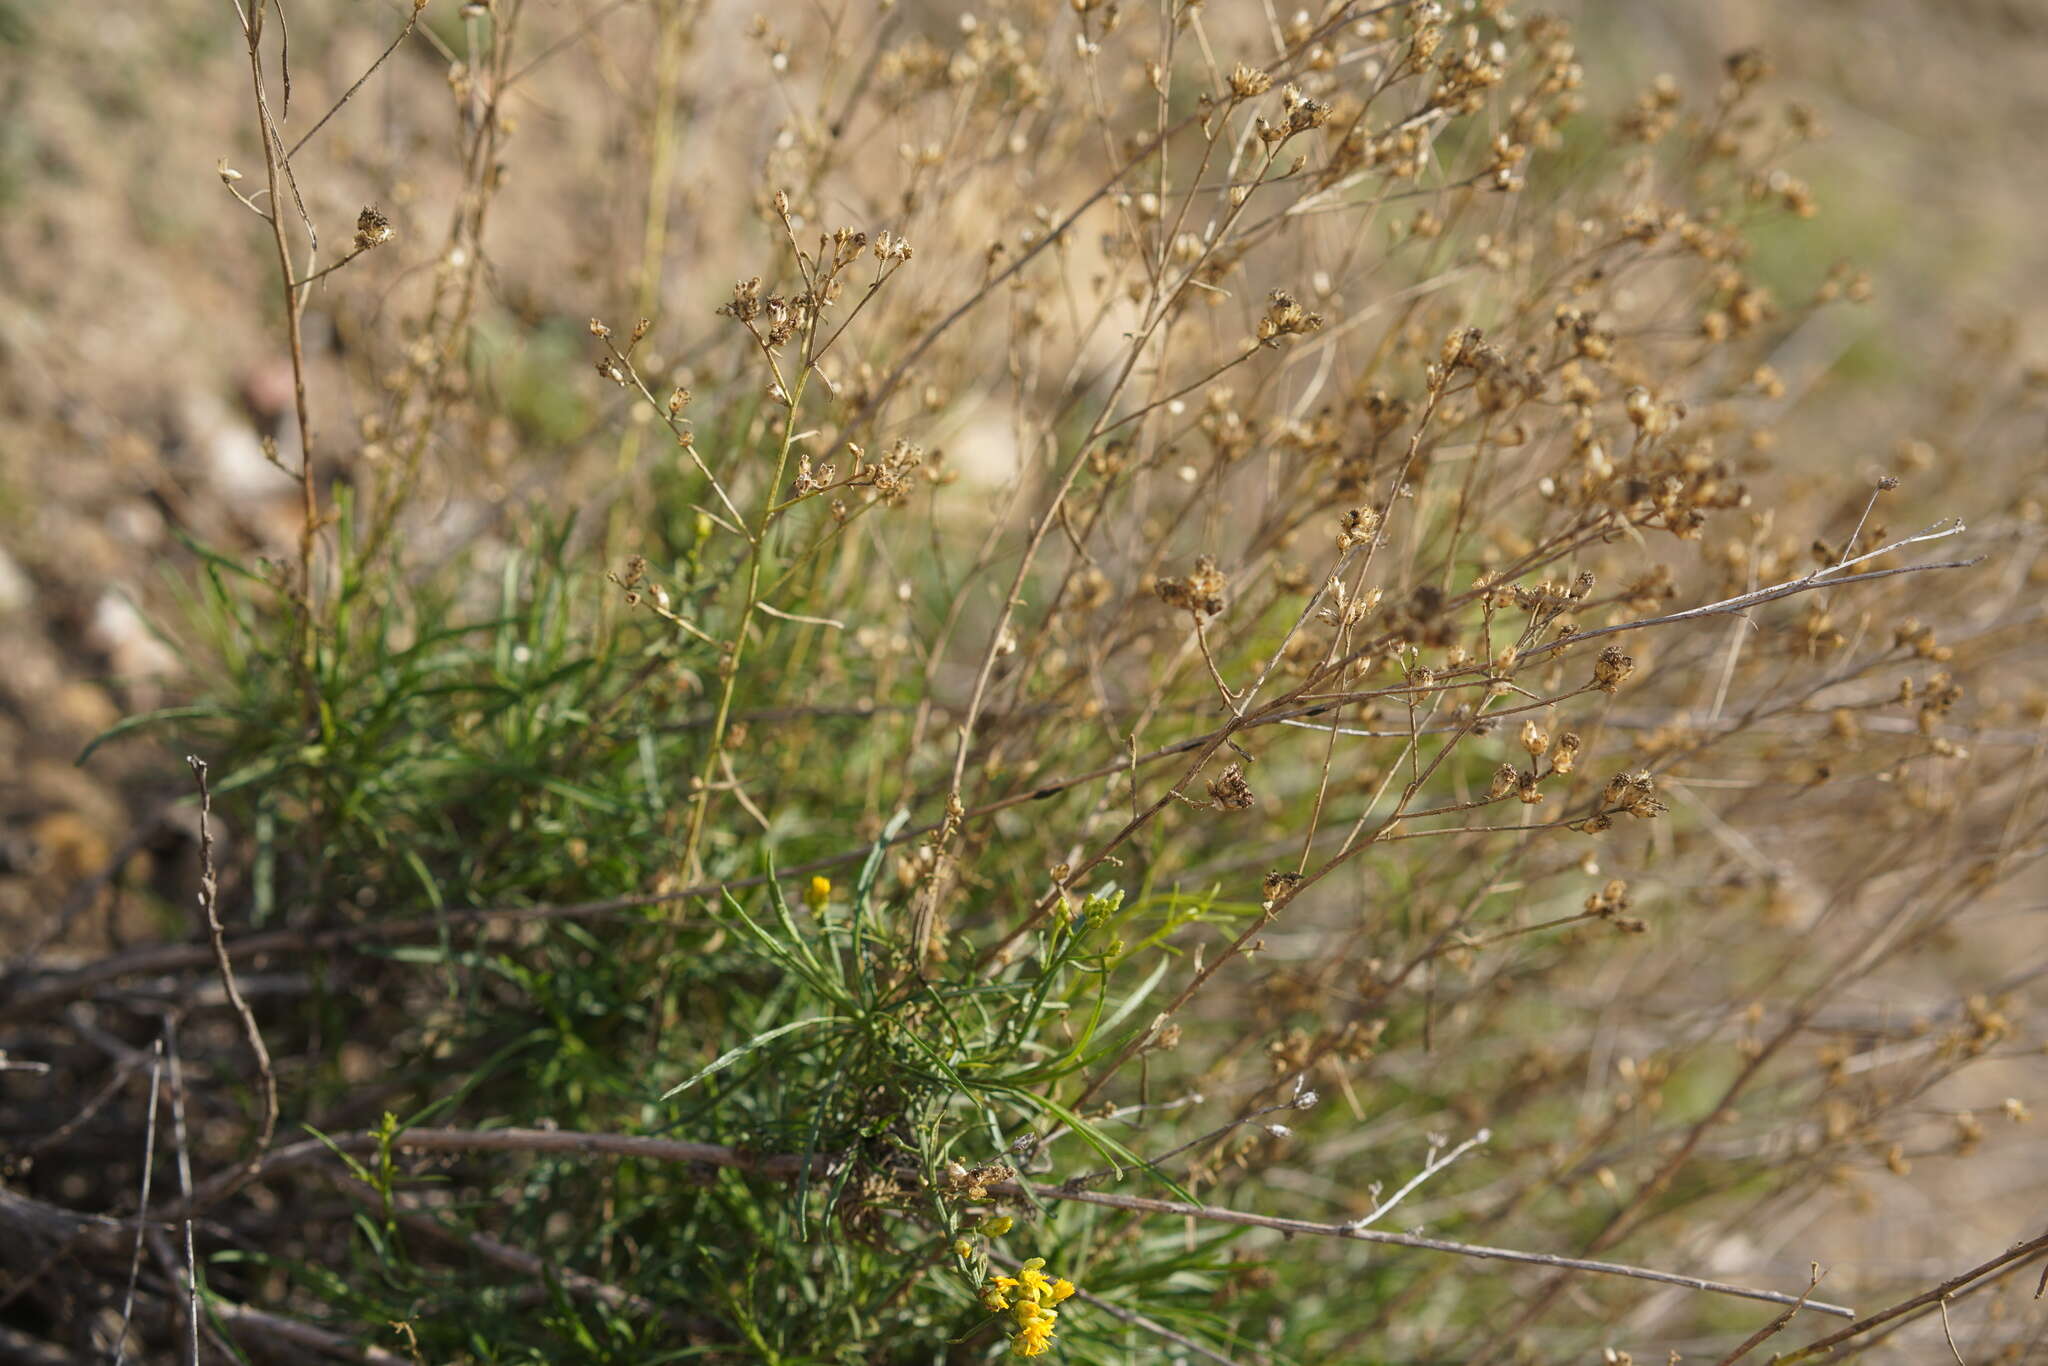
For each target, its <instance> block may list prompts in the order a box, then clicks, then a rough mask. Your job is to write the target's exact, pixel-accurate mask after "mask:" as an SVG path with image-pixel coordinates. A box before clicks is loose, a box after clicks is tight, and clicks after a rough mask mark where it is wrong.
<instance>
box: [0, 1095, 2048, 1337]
mask: <svg viewBox="0 0 2048 1366" xmlns="http://www.w3.org/2000/svg"><path fill="white" fill-rule="evenodd" d="M384 1141H385V1140H384V1139H383V1138H382V1136H380V1135H378V1134H375V1133H370V1132H363V1133H353V1134H343V1135H337V1136H334V1137H330V1138H326V1139H310V1140H308V1141H306V1142H303V1143H296V1144H292V1145H291V1146H289V1147H285V1148H280V1149H278V1150H277V1151H275V1152H273V1153H271V1154H269V1155H268V1157H267V1158H266V1159H265V1160H263V1161H261V1162H259V1163H258V1164H257V1170H256V1172H255V1175H256V1176H257V1177H259V1178H260V1177H264V1176H271V1175H275V1174H277V1173H280V1172H283V1171H288V1170H291V1169H293V1168H297V1167H305V1166H310V1165H315V1164H319V1163H322V1162H325V1161H327V1160H329V1159H331V1158H332V1157H333V1156H334V1155H335V1154H336V1153H337V1152H346V1153H373V1152H376V1151H377V1150H378V1148H379V1146H380V1145H381V1144H382V1143H383V1142H384ZM389 1142H390V1146H391V1147H392V1148H393V1149H395V1150H398V1151H404V1152H443V1153H447V1152H552V1153H578V1154H583V1155H586V1156H599V1155H605V1156H618V1157H637V1158H642V1159H645V1160H649V1161H658V1162H696V1163H703V1164H705V1165H707V1166H714V1167H724V1168H732V1169H735V1170H740V1171H745V1172H750V1173H753V1174H755V1175H759V1176H766V1177H774V1178H779V1179H783V1180H794V1179H796V1178H797V1177H798V1176H800V1175H802V1174H804V1173H806V1172H808V1173H809V1174H810V1175H811V1176H812V1177H813V1178H814V1179H817V1178H822V1177H824V1176H826V1175H829V1174H830V1172H831V1171H832V1170H833V1169H834V1167H835V1165H836V1162H835V1160H834V1159H832V1158H829V1157H825V1156H813V1157H805V1156H802V1155H800V1154H795V1153H781V1154H771V1155H760V1154H753V1153H746V1152H742V1151H740V1150H738V1149H735V1148H731V1147H728V1146H726V1145H724V1144H717V1143H690V1142H684V1141H681V1140H677V1139H666V1138H646V1137H640V1136H637V1135H629V1134H605V1133H583V1132H576V1131H571V1130H561V1129H408V1130H404V1131H402V1132H400V1133H398V1134H396V1135H394V1136H393V1137H391V1138H390V1140H389ZM988 1189H989V1190H990V1191H991V1192H995V1193H1000V1194H1006V1195H1013V1196H1019V1197H1026V1198H1035V1199H1039V1200H1065V1201H1073V1202H1078V1203H1081V1204H1091V1205H1101V1206H1104V1207H1106V1208H1110V1209H1121V1210H1127V1211H1130V1212H1132V1213H1137V1214H1167V1215H1176V1216H1183V1217H1188V1218H1194V1219H1205V1220H1209V1221H1211V1222H1217V1223H1228V1224H1237V1225H1241V1226H1245V1227H1251V1228H1266V1229H1273V1230H1275V1231H1278V1232H1281V1233H1287V1234H1297V1235H1308V1236H1313V1237H1324V1238H1340V1239H1349V1240H1352V1241H1356V1242H1371V1243H1383V1244H1386V1245H1388V1246H1391V1247H1409V1248H1416V1249H1420V1250H1423V1251H1429V1252H1445V1253H1450V1254H1453V1255H1456V1256H1461V1257H1474V1258H1479V1259H1482V1260H1491V1261H1508V1262H1516V1263H1520V1264H1525V1265H1531V1266H1550V1267H1562V1268H1567V1269H1570V1270H1575V1271H1589V1272H1594V1273H1596V1274H1601V1275H1609V1276H1622V1277H1627V1278H1629V1279H1633V1280H1647V1281H1656V1282H1659V1283H1661V1284H1666V1285H1677V1286H1683V1287H1685V1288H1687V1289H1691V1290H1702V1291H1707V1292H1709V1293H1712V1294H1717V1295H1731V1296H1735V1297H1737V1298H1741V1299H1751V1300H1763V1301H1766V1302H1768V1303H1772V1304H1790V1305H1796V1304H1800V1303H1801V1302H1802V1299H1803V1297H1801V1296H1794V1295H1786V1294H1781V1293H1779V1292H1777V1291H1773V1290H1752V1289H1749V1288H1747V1287H1744V1286H1738V1285H1729V1284H1727V1283H1725V1282H1721V1281H1712V1280H1705V1279H1702V1278H1700V1277H1697V1276H1680V1275H1677V1274H1674V1273H1671V1272H1664V1271H1653V1270H1650V1269H1647V1268H1644V1267H1636V1266H1627V1265H1624V1264H1622V1263H1618V1262H1596V1261H1588V1260H1585V1259H1583V1258H1575V1257H1558V1256H1553V1255H1551V1254H1549V1253H1543V1252H1521V1251H1517V1250H1515V1249H1512V1248H1499V1247H1486V1246H1481V1245H1479V1244H1474V1243H1459V1242H1451V1241H1448V1240H1445V1239H1441V1238H1424V1237H1420V1236H1416V1235H1412V1234H1405V1233H1381V1232H1377V1231H1375V1230H1372V1229H1360V1228H1358V1227H1356V1226H1355V1225H1353V1224H1348V1223H1343V1224H1320V1223H1314V1222H1312V1221H1309V1220H1303V1219H1282V1218H1278V1217H1275V1216H1271V1215H1263V1214H1246V1213H1242V1212H1240V1211H1237V1210H1230V1209H1219V1208H1214V1207H1211V1206H1207V1205H1193V1204H1187V1203H1184V1202H1181V1201H1172V1200H1152V1199H1148V1198H1145V1197H1143V1196H1135V1195H1109V1194H1104V1193H1101V1192H1096V1191H1079V1190H1071V1189H1069V1188H1067V1187H1065V1186H1045V1185H1038V1184H1034V1183H1024V1182H1001V1183H991V1184H990V1185H989V1187H988ZM227 1190H228V1188H226V1187H225V1186H224V1185H223V1183H222V1182H221V1181H220V1180H218V1179H217V1180H215V1181H212V1182H208V1183H206V1184H205V1185H202V1186H201V1187H200V1189H199V1191H198V1194H197V1196H196V1197H195V1200H194V1203H195V1204H199V1205H206V1204H211V1203H213V1202H214V1201H215V1200H217V1199H219V1198H220V1197H221V1195H223V1194H226V1193H227ZM0 1196H4V1192H0ZM38 1215H40V1216H41V1219H42V1222H43V1223H46V1224H47V1223H48V1221H49V1220H50V1218H51V1217H52V1216H54V1217H55V1218H56V1219H57V1221H58V1222H59V1223H60V1224H61V1225H63V1226H64V1229H65V1231H66V1232H67V1233H71V1234H72V1235H73V1236H75V1237H78V1238H79V1239H80V1241H81V1242H100V1241H103V1240H105V1239H107V1238H108V1237H110V1236H113V1237H118V1235H119V1234H120V1233H121V1232H123V1231H126V1230H127V1229H129V1228H130V1227H131V1224H132V1221H127V1220H115V1219H94V1218H91V1217H90V1216H82V1215H73V1214H70V1213H69V1212H68V1211H53V1210H49V1209H48V1207H45V1206H42V1205H41V1204H40V1202H36V1201H27V1200H23V1199H21V1198H20V1197H6V1198H5V1200H4V1201H0V1221H9V1220H11V1221H13V1222H16V1223H19V1224H27V1223H29V1221H31V1220H32V1219H35V1218H36V1217H37V1216H38ZM162 1217H163V1216H160V1219H161V1218H162ZM171 1217H175V1216H171ZM2037 1245H2038V1246H2048V1237H2044V1238H2042V1239H2039V1240H2037V1243H2036V1244H2035V1245H2027V1246H2028V1247H2037ZM2021 1250H2024V1249H2021ZM2021 1250H2016V1252H2017V1251H2021ZM2013 1255H2014V1254H2008V1258H2007V1260H2011V1259H2012V1256H2013ZM2000 1264H2003V1263H2000ZM1980 1271H1981V1269H1980ZM1971 1274H1972V1275H1975V1274H1980V1273H1971ZM1963 1279H1969V1277H1964V1278H1963ZM1959 1283H1960V1282H1958V1284H1959ZM1950 1288H1953V1286H1951V1287H1950ZM1805 1307H1806V1308H1809V1309H1813V1310H1816V1311H1818V1312H1820V1313H1825V1314H1834V1315H1837V1316H1839V1317H1842V1318H1853V1317H1855V1314H1854V1311H1853V1310H1850V1309H1847V1308H1844V1307H1843V1306H1841V1305H1834V1304H1825V1303H1821V1302H1819V1301H1814V1300H1806V1301H1805Z"/></svg>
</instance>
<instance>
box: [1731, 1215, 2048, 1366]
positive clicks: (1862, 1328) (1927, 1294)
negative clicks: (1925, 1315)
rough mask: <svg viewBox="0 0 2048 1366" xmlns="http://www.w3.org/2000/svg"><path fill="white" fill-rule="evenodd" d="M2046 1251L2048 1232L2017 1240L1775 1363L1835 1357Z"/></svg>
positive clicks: (1777, 1358) (1782, 1365)
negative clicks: (1848, 1344) (1887, 1326)
mask: <svg viewBox="0 0 2048 1366" xmlns="http://www.w3.org/2000/svg"><path fill="white" fill-rule="evenodd" d="M2044 1252H2048V1233H2044V1234H2041V1235H2040V1236H2039V1237H2036V1238H2029V1239H2027V1240H2026V1241H2025V1242H2021V1243H2015V1244H2013V1245H2012V1246H2011V1247H2009V1248H2007V1249H2006V1250H2005V1251H2004V1252H2002V1253H2000V1254H1999V1255H1998V1256H1996V1257H1993V1258H1992V1259H1991V1260H1990V1261H1988V1262H1984V1263H1982V1264H1981V1265H1978V1266H1973V1267H1971V1268H1970V1269H1969V1270H1968V1271H1965V1272H1963V1273H1962V1274H1961V1275H1959V1276H1953V1277H1951V1278H1950V1279H1948V1280H1946V1281H1943V1282H1942V1283H1941V1284H1940V1285H1937V1286H1935V1287H1934V1288H1933V1289H1932V1290H1926V1291H1922V1292H1921V1293H1920V1294H1918V1295H1915V1296H1913V1297H1912V1298H1911V1299H1907V1300H1901V1301H1899V1303H1897V1304H1895V1305H1892V1306H1891V1307H1890V1308H1888V1309H1881V1310H1879V1311H1878V1312H1877V1313H1875V1314H1872V1315H1870V1316H1869V1317H1868V1318H1862V1319H1858V1320H1857V1321H1856V1322H1854V1323H1852V1324H1850V1325H1849V1326H1848V1327H1847V1328H1844V1329H1842V1330H1841V1331H1840V1332H1838V1333H1830V1334H1829V1335H1828V1336H1826V1337H1824V1338H1820V1339H1818V1340H1817V1341H1814V1342H1809V1343H1807V1344H1806V1346H1804V1347H1800V1348H1796V1349H1794V1350H1793V1351H1790V1352H1780V1353H1779V1354H1778V1355H1776V1356H1774V1357H1772V1358H1771V1366H1793V1364H1794V1363H1796V1362H1801V1361H1811V1360H1813V1359H1815V1358H1816V1357H1824V1356H1832V1355H1833V1354H1834V1349H1835V1348H1836V1347H1839V1346H1841V1345H1842V1344H1843V1343H1845V1342H1848V1341H1850V1340H1851V1339H1854V1338H1857V1337H1861V1336H1862V1335H1863V1334H1865V1333H1867V1332H1869V1331H1870V1330H1871V1329H1873V1328H1877V1327H1880V1326H1882V1325H1884V1324H1886V1323H1889V1322H1891V1321H1892V1320H1893V1319H1896V1318H1899V1317H1900V1316H1902V1315H1905V1314H1910V1313H1912V1312H1913V1311H1914V1310H1916V1309H1917V1310H1924V1309H1926V1308H1927V1307H1928V1306H1930V1305H1936V1304H1940V1303H1941V1302H1942V1301H1943V1300H1946V1299H1947V1298H1948V1297H1949V1296H1950V1295H1953V1294H1955V1293H1956V1292H1957V1291H1958V1290H1961V1289H1963V1288H1964V1287H1966V1286H1968V1285H1969V1284H1970V1282H1972V1281H1975V1280H1978V1279H1980V1278H1982V1277H1985V1276H1993V1275H2000V1276H2002V1275H2007V1274H2010V1273H2011V1272H2013V1271H2017V1270H2018V1269H2019V1268H2020V1267H2021V1266H2024V1265H2025V1264H2026V1263H2028V1262H2030V1261H2032V1260H2034V1258H2036V1257H2038V1256H2040V1255H2041V1254H2042V1253H2044Z"/></svg>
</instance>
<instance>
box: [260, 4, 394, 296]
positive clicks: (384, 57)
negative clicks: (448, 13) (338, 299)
mask: <svg viewBox="0 0 2048 1366" xmlns="http://www.w3.org/2000/svg"><path fill="white" fill-rule="evenodd" d="M426 7H427V5H426V0H414V3H413V7H412V13H410V14H408V15H406V16H405V27H404V28H402V29H400V30H399V31H398V36H397V37H396V38H393V39H392V40H391V46H389V47H387V48H385V49H384V51H383V52H381V53H379V54H378V56H377V60H376V61H374V62H371V63H370V65H369V67H368V68H367V69H366V70H365V71H364V72H363V74H362V75H360V76H358V77H356V82H355V84H354V85H352V86H350V87H349V88H348V89H346V90H344V91H342V92H341V98H340V99H338V100H336V101H335V102H334V104H333V105H332V106H331V107H330V108H329V109H328V111H327V112H326V113H324V114H322V115H321V116H320V121H319V122H318V123H315V124H314V125H313V126H312V127H311V128H308V129H307V130H306V131H305V133H304V134H303V135H302V136H301V137H300V138H299V140H298V141H297V142H295V143H293V144H292V145H291V150H289V151H288V152H286V153H285V157H286V159H287V160H289V159H290V158H292V157H295V156H297V155H298V154H299V151H300V149H301V148H303V147H304V146H305V145H306V144H307V143H309V142H311V141H312V140H313V138H314V137H315V136H316V135H317V134H318V133H319V132H320V130H321V129H322V128H325V127H326V126H327V123H328V120H330V119H332V118H333V117H334V116H335V115H336V114H339V113H340V112H341V107H342V106H343V105H345V104H347V103H348V102H349V101H350V100H352V99H354V98H355V97H356V92H357V91H359V90H361V89H362V88H363V85H364V83H365V82H367V81H368V80H369V79H370V77H372V76H374V75H376V74H377V68H378V67H380V66H382V65H384V63H386V62H388V61H390V60H391V54H392V53H394V52H396V51H398V47H399V44H401V43H403V42H404V41H405V40H406V39H407V38H410V37H411V36H412V31H413V29H414V28H416V27H418V25H419V22H420V11H421V10H423V9H425V8H426ZM330 269H332V267H330Z"/></svg>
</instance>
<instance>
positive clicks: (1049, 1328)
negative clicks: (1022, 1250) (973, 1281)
mask: <svg viewBox="0 0 2048 1366" xmlns="http://www.w3.org/2000/svg"><path fill="white" fill-rule="evenodd" d="M1073 1293H1074V1283H1073V1282H1072V1281H1069V1280H1065V1279H1059V1280H1054V1279H1052V1278H1051V1277H1048V1276H1047V1275H1046V1274H1045V1258H1043V1257H1033V1258H1032V1259H1031V1260H1030V1261H1028V1262H1026V1263H1024V1265H1023V1266H1021V1267H1019V1268H1018V1269H1017V1274H1016V1275H1014V1276H992V1277H990V1278H989V1283H988V1284H987V1285H985V1286H983V1287H982V1289H981V1302H982V1303H983V1304H984V1305H986V1306H987V1307H988V1309H989V1311H990V1312H991V1313H996V1314H1002V1313H1007V1314H1009V1316H1010V1317H1011V1319H1012V1320H1014V1321H1015V1324H1016V1326H1015V1327H1014V1328H1013V1329H1012V1330H1011V1332H1010V1352H1011V1354H1012V1355H1013V1356H1020V1357H1035V1356H1041V1355H1043V1354H1044V1352H1045V1350H1046V1349H1047V1348H1048V1347H1050V1346H1052V1335H1053V1330H1054V1328H1056V1327H1057V1326H1058V1324H1059V1319H1060V1314H1059V1311H1058V1310H1057V1309H1055V1308H1053V1306H1054V1305H1056V1304H1058V1303H1060V1302H1061V1301H1062V1300H1064V1299H1066V1298H1067V1297H1068V1296H1069V1295H1071V1294H1073Z"/></svg>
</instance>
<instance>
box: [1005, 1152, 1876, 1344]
mask: <svg viewBox="0 0 2048 1366" xmlns="http://www.w3.org/2000/svg"><path fill="white" fill-rule="evenodd" d="M989 1189H990V1190H991V1191H998V1192H1002V1193H1004V1194H1014V1195H1032V1196H1036V1197H1037V1198H1039V1199H1041V1200H1071V1201H1078V1202H1080V1203H1082V1204H1088V1205H1104V1206H1107V1207H1109V1208H1111V1209H1122V1210H1130V1211H1132V1212H1134V1213H1140V1214H1172V1215H1181V1216H1185V1217H1187V1218H1193V1219H1206V1220H1209V1221H1211V1222H1214V1223H1225V1224H1238V1225H1242V1226H1245V1227H1250V1228H1267V1229H1273V1230H1275V1231H1277V1232H1281V1233H1287V1234H1295V1235H1307V1236H1311V1237H1321V1238H1343V1239H1349V1240H1352V1241H1355V1242H1367V1243H1384V1244H1387V1245H1388V1246H1391V1247H1412V1248H1419V1249H1422V1250H1424V1251H1429V1252H1448V1253H1452V1254H1454V1255H1456V1256H1460V1257H1474V1258H1478V1259H1481V1260H1487V1261H1506V1262H1516V1263H1520V1264H1523V1265H1529V1266H1550V1267H1560V1268H1565V1269H1568V1270H1572V1271H1590V1272H1594V1273H1596V1274H1599V1275H1605V1276H1622V1277H1626V1278H1628V1279H1631V1280H1642V1281H1657V1282H1660V1283H1662V1284H1665V1285H1678V1286H1684V1287H1686V1288H1687V1289H1689V1290H1704V1291H1707V1292H1709V1293H1712V1294H1716V1295H1732V1296H1735V1297H1737V1298H1741V1299H1749V1300H1763V1301H1766V1302H1768V1303H1771V1304H1787V1305H1801V1304H1803V1306H1804V1307H1805V1308H1808V1309H1812V1310H1815V1311H1817V1312H1819V1313H1823V1314H1833V1315H1835V1316H1836V1317H1838V1318H1854V1317H1855V1311H1854V1310H1852V1309H1849V1308H1847V1307H1845V1306H1843V1305H1839V1304H1827V1303H1824V1302H1822V1301H1819V1300H1811V1299H1806V1298H1805V1297H1804V1296H1798V1295H1787V1294H1783V1293H1781V1292H1779V1291H1776V1290H1752V1289H1749V1288H1748V1287H1746V1286H1739V1285H1729V1284H1727V1283H1726V1282H1724V1281H1710V1280H1704V1279H1702V1278H1700V1277H1697V1276H1680V1275H1676V1274H1674V1273H1672V1272H1668V1271H1652V1270H1650V1269H1648V1268H1646V1267H1639V1266H1628V1265H1625V1264H1623V1263H1620V1262H1596V1261H1588V1260H1586V1259H1584V1258H1579V1257H1558V1256H1553V1255H1551V1254H1549V1253H1545V1252H1521V1251H1517V1250H1515V1249H1512V1248H1500V1247H1485V1246H1481V1245H1479V1244H1476V1243H1458V1242H1451V1241H1448V1240H1446V1239H1442V1238H1424V1237H1421V1236H1419V1235H1416V1234H1409V1233H1381V1232H1379V1231H1377V1230H1374V1229H1360V1228H1356V1227H1354V1226H1353V1225H1351V1224H1319V1223H1315V1222H1312V1221H1310V1220H1306V1219H1282V1218H1278V1217H1276V1216H1273V1215H1266V1214H1246V1213H1243V1212H1241V1211H1239V1210H1231V1209H1218V1208H1216V1207H1213V1206H1209V1205H1190V1204H1187V1203H1185V1202H1182V1201H1178V1200H1153V1199H1149V1198H1147V1197H1145V1196H1138V1195H1109V1194H1105V1193H1102V1192H1099V1191H1070V1190H1067V1189H1066V1188H1065V1187H1063V1186H1040V1185H1027V1184H1024V1183H1019V1182H1004V1183H1002V1184H1000V1185H991V1186H990V1187H989Z"/></svg>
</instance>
